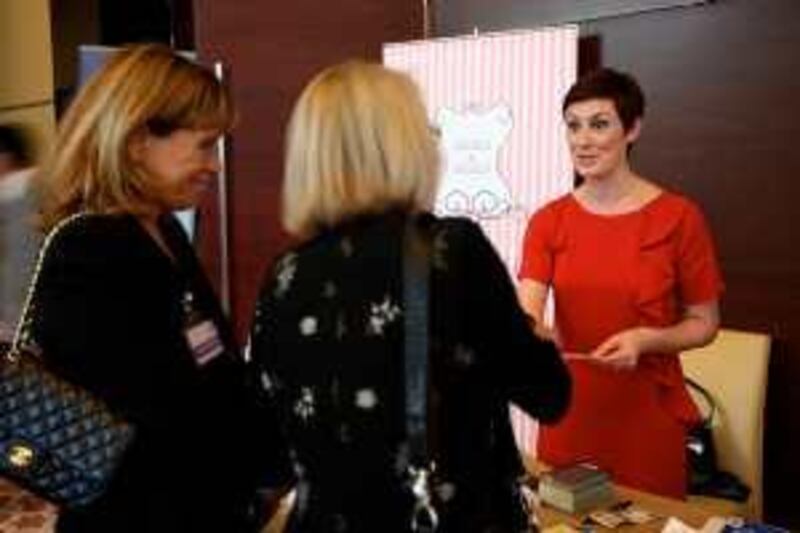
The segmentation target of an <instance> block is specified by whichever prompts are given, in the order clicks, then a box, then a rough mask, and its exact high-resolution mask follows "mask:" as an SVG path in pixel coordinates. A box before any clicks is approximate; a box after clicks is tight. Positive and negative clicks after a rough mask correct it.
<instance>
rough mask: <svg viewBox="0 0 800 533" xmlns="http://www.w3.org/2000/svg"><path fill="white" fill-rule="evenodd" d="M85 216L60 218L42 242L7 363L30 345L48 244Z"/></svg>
mask: <svg viewBox="0 0 800 533" xmlns="http://www.w3.org/2000/svg"><path fill="white" fill-rule="evenodd" d="M85 216H88V213H83V212H81V213H75V214H72V215H70V216H68V217H65V218H62V219H61V220H60V221H59V222H58V224H56V225H55V226H53V228H52V229H51V230H50V232H49V233H48V234H47V236H46V237H45V238H44V242H42V246H41V247H40V248H39V253H38V255H37V257H36V265H35V266H34V267H33V273H32V274H31V281H30V283H29V284H28V293H27V295H26V296H25V305H23V306H22V312H21V313H20V317H19V321H18V322H17V327H16V329H15V330H14V340H13V341H12V342H11V348H10V349H9V350H8V352H7V353H6V359H7V360H8V361H9V362H11V363H14V362H15V361H16V360H17V359H18V358H19V355H20V354H21V353H22V347H23V346H24V345H28V344H30V340H31V317H30V314H31V308H32V306H33V298H34V295H35V293H36V287H37V286H38V284H39V274H40V273H41V271H42V265H43V264H44V258H45V256H46V255H47V250H48V248H49V247H50V244H51V243H52V242H53V239H55V237H56V235H58V234H59V233H60V232H61V230H63V229H64V228H65V227H66V226H67V225H68V224H70V223H72V222H73V221H75V220H78V219H79V218H83V217H85Z"/></svg>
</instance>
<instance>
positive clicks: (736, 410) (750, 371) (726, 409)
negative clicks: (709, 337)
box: [681, 329, 770, 520]
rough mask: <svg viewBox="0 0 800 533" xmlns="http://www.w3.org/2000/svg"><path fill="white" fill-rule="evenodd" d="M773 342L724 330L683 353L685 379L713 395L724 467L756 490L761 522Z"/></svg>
mask: <svg viewBox="0 0 800 533" xmlns="http://www.w3.org/2000/svg"><path fill="white" fill-rule="evenodd" d="M769 353H770V338H769V336H767V335H764V334H760V333H749V332H744V331H735V330H726V329H723V330H720V331H719V334H718V335H717V338H716V339H715V340H714V342H712V343H711V344H709V345H708V346H705V347H703V348H697V349H694V350H689V351H687V352H684V353H683V354H681V363H682V365H683V371H684V374H685V375H686V376H689V377H691V378H692V379H694V380H695V381H697V382H698V383H700V384H701V385H702V386H703V387H705V388H706V389H707V390H708V391H709V392H710V393H711V395H712V396H713V398H714V400H715V402H716V404H717V414H716V418H715V422H714V426H713V435H714V443H715V446H716V448H717V456H718V457H717V458H718V462H719V468H721V469H722V470H726V471H728V472H731V473H733V474H736V475H737V476H738V477H739V479H741V480H742V481H743V482H744V483H746V484H747V485H748V486H749V487H750V488H751V491H752V492H751V495H750V500H749V502H748V505H747V507H748V509H747V510H748V514H749V515H750V517H751V518H754V519H759V520H760V519H761V518H762V455H763V453H762V447H763V434H764V406H765V403H766V391H767V367H768V363H769Z"/></svg>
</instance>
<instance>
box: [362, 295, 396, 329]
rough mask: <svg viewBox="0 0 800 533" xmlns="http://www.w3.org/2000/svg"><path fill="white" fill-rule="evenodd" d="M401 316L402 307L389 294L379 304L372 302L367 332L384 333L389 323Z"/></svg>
mask: <svg viewBox="0 0 800 533" xmlns="http://www.w3.org/2000/svg"><path fill="white" fill-rule="evenodd" d="M398 316H400V307H398V306H397V304H395V303H394V302H392V298H391V296H389V295H388V294H387V295H386V296H385V297H384V299H383V301H382V302H381V303H379V304H376V303H373V304H370V312H369V319H368V322H367V334H369V335H383V333H384V328H385V327H386V325H387V324H390V323H392V322H394V321H395V320H396V319H397V317H398Z"/></svg>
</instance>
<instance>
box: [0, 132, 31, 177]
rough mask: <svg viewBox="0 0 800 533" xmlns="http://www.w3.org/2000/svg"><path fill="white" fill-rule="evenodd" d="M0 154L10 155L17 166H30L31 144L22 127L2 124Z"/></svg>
mask: <svg viewBox="0 0 800 533" xmlns="http://www.w3.org/2000/svg"><path fill="white" fill-rule="evenodd" d="M0 154H10V155H11V157H12V158H13V160H14V164H16V165H17V166H20V167H26V166H28V165H29V164H30V162H31V150H30V143H29V142H28V136H27V134H26V132H25V131H24V130H23V128H22V127H20V126H17V125H13V124H0Z"/></svg>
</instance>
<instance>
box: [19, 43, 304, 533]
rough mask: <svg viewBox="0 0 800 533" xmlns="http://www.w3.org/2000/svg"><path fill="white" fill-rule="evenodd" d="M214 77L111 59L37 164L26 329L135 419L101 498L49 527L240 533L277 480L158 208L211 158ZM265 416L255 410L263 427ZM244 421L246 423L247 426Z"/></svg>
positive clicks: (205, 295)
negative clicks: (36, 261) (36, 233)
mask: <svg viewBox="0 0 800 533" xmlns="http://www.w3.org/2000/svg"><path fill="white" fill-rule="evenodd" d="M232 120H233V107H232V103H231V99H230V96H229V93H228V91H227V89H226V88H225V87H224V86H223V85H221V84H220V83H219V82H218V81H217V80H216V79H215V78H214V76H213V75H212V74H211V73H210V72H208V71H207V70H205V69H204V68H202V67H200V66H198V65H196V64H194V63H191V62H190V61H187V60H186V59H184V58H182V57H180V56H178V55H176V54H175V53H174V52H173V51H171V50H170V49H168V48H166V47H162V46H157V45H142V46H135V47H131V48H126V49H123V50H122V51H120V52H118V53H117V54H115V55H114V56H113V57H111V58H110V59H109V60H108V62H107V63H106V64H105V65H104V66H103V67H102V68H101V69H100V71H99V72H98V73H97V74H96V75H95V76H94V78H93V79H92V80H91V81H90V82H89V83H88V85H86V86H85V88H84V89H83V90H82V91H81V92H80V93H79V94H78V95H77V96H76V98H75V100H74V102H73V104H72V106H71V107H70V109H69V111H68V112H67V114H66V116H65V117H64V119H63V122H62V123H61V125H60V130H59V133H58V138H57V140H56V145H55V150H54V152H53V153H52V154H51V155H50V157H49V159H48V160H47V161H46V162H45V163H44V165H43V166H42V168H41V172H40V174H39V175H38V180H39V183H38V185H39V188H40V193H41V199H42V212H41V219H42V223H43V225H44V227H45V228H46V229H50V228H53V227H54V226H56V225H58V224H60V223H61V222H63V221H65V220H68V218H69V217H72V216H73V215H75V214H78V213H84V214H85V216H82V217H80V218H78V219H76V220H71V221H69V222H68V223H67V224H66V226H64V228H63V229H62V230H61V232H60V233H59V234H58V236H57V238H56V239H55V240H54V242H53V244H52V247H51V249H50V252H49V254H48V257H47V260H46V261H45V264H44V266H43V270H42V273H41V279H40V283H41V285H40V293H39V296H38V299H37V301H36V317H35V322H34V328H33V329H34V336H35V339H36V341H37V342H38V344H40V345H41V346H42V348H43V353H44V354H45V356H46V357H47V360H48V363H49V364H50V365H52V367H53V368H54V369H56V370H57V371H58V372H60V373H61V374H62V375H63V376H64V377H66V378H67V379H69V380H71V381H73V382H74V383H76V384H79V385H81V386H83V387H85V388H86V389H88V390H89V391H91V392H92V393H94V394H95V395H97V396H99V397H100V398H102V399H103V400H105V401H106V402H107V403H108V404H109V405H110V406H111V407H112V408H113V409H116V410H117V411H118V412H119V413H120V414H121V415H122V416H123V417H125V418H126V419H127V420H128V421H130V422H131V423H132V424H133V425H134V427H135V428H136V438H135V440H134V443H133V445H132V447H131V449H130V450H129V453H128V455H127V456H126V458H125V461H124V462H123V464H122V465H121V468H120V470H119V472H118V475H117V476H116V478H115V480H114V481H113V482H112V484H111V486H110V488H109V490H108V492H107V494H105V495H104V496H103V497H101V499H100V500H99V501H96V502H94V503H92V504H91V505H90V506H88V507H86V508H82V509H70V510H66V511H64V512H63V513H62V514H61V516H60V517H59V521H58V526H57V531H59V532H71V531H74V532H80V533H87V532H88V533H91V532H103V533H108V532H112V531H113V532H115V533H118V532H137V533H144V532H148V533H152V532H162V531H163V532H165V533H166V532H171V533H175V532H187V533H188V532H191V533H197V532H246V531H256V530H257V528H258V524H257V522H258V517H257V516H256V515H257V514H258V509H256V508H254V507H253V506H254V505H257V503H256V498H255V496H256V491H257V489H259V488H263V489H268V488H269V487H272V486H277V485H280V484H285V483H286V482H287V479H288V478H289V475H290V474H289V473H288V469H287V467H286V464H287V463H286V462H285V461H283V460H285V458H286V454H285V451H284V449H283V448H282V447H281V446H280V441H279V440H278V439H277V437H276V436H274V435H273V434H272V430H273V428H274V425H273V424H270V423H269V422H268V420H269V419H270V417H271V415H270V411H269V410H268V409H267V407H265V406H263V405H260V404H258V403H256V401H255V395H254V394H252V392H253V391H249V390H248V389H247V388H246V387H245V382H246V380H245V371H246V369H245V367H244V364H243V362H242V360H241V359H240V358H239V357H238V356H237V349H236V346H235V344H234V340H233V337H232V335H231V330H230V328H229V325H228V323H227V322H226V320H225V317H224V316H223V314H222V311H221V310H220V306H219V304H218V302H217V300H216V298H215V295H214V294H213V292H212V290H211V287H210V285H209V283H208V281H207V279H206V277H205V275H204V273H203V271H202V269H201V267H200V265H199V264H198V261H197V259H196V257H195V254H194V251H193V249H192V247H191V245H190V243H189V242H188V240H187V238H186V235H185V234H184V233H183V230H182V229H181V227H180V226H179V225H178V222H177V221H176V220H175V218H174V217H173V216H172V215H171V213H172V211H173V210H176V209H182V208H186V207H190V206H193V205H196V203H197V202H198V201H199V200H200V198H201V195H202V193H203V191H204V190H205V189H206V187H207V186H208V185H209V184H210V183H211V181H212V179H213V178H214V175H215V174H216V172H217V171H218V170H219V162H218V159H217V150H216V141H217V139H218V137H219V136H220V135H222V134H223V133H225V132H226V131H227V130H228V129H229V128H230V127H231V123H232ZM265 418H266V420H267V422H266V423H264V422H263V421H264V419H265ZM256 420H257V421H258V423H256Z"/></svg>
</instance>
